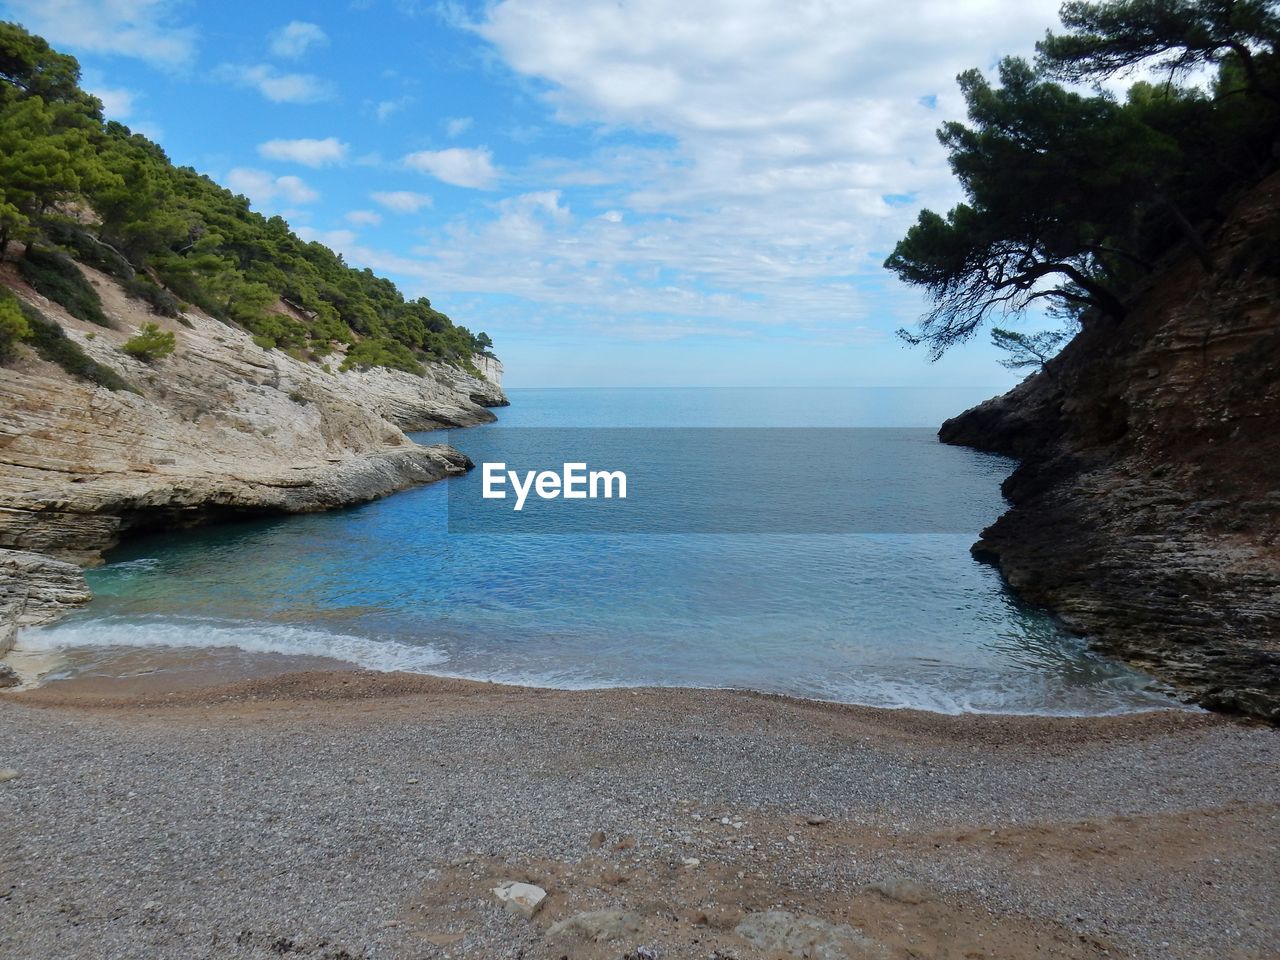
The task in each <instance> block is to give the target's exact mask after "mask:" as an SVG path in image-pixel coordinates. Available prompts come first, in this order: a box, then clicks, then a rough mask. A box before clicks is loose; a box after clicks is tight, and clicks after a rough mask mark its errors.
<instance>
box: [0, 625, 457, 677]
mask: <svg viewBox="0 0 1280 960" xmlns="http://www.w3.org/2000/svg"><path fill="white" fill-rule="evenodd" d="M18 643H19V646H20V647H21V648H22V649H23V650H24V651H30V652H42V651H58V650H71V649H76V648H89V647H92V648H104V647H175V648H184V649H191V648H205V649H208V648H218V647H223V648H226V647H234V648H236V649H239V650H245V651H248V652H250V653H277V654H305V655H308V656H314V657H331V658H333V659H335V660H344V661H347V662H348V663H354V664H356V665H358V666H361V667H364V668H366V669H368V670H382V671H391V670H405V671H411V672H419V673H421V672H425V671H427V670H429V669H430V668H432V667H436V666H438V665H439V664H442V663H445V662H446V661H447V660H448V657H447V656H445V655H444V654H443V653H441V652H440V651H439V650H437V649H436V648H435V647H432V646H430V645H428V644H408V643H402V642H399V641H395V640H374V639H369V638H367V637H356V636H351V635H348V634H341V633H330V632H327V631H324V630H316V629H313V628H310V627H304V626H298V625H294V624H284V623H249V622H243V621H234V620H217V619H210V618H195V617H190V618H188V617H181V618H178V617H154V618H151V617H147V618H139V617H103V618H98V619H83V620H82V619H76V620H71V621H65V622H63V623H59V624H55V625H53V626H49V627H31V628H28V629H26V630H23V631H22V632H21V633H20V634H19V638H18Z"/></svg>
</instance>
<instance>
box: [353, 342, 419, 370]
mask: <svg viewBox="0 0 1280 960" xmlns="http://www.w3.org/2000/svg"><path fill="white" fill-rule="evenodd" d="M370 367H390V368H391V369H392V370H404V371H406V372H407V373H422V364H421V363H420V362H419V361H418V358H417V357H416V356H414V354H413V351H412V350H410V349H409V348H408V347H406V346H405V345H404V344H403V343H399V342H397V341H395V340H391V339H389V338H387V337H371V338H369V339H367V340H361V341H360V342H359V343H357V344H356V345H355V346H353V347H352V348H351V349H350V350H348V351H347V357H346V359H345V360H343V361H342V369H343V370H351V369H357V370H367V369H369V368H370Z"/></svg>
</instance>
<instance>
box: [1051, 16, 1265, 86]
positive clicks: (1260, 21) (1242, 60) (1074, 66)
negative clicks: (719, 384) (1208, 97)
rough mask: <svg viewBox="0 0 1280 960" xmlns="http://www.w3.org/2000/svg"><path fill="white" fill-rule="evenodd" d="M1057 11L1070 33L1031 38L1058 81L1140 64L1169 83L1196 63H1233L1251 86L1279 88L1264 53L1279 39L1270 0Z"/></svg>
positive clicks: (1091, 77)
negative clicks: (1157, 72) (1038, 41)
mask: <svg viewBox="0 0 1280 960" xmlns="http://www.w3.org/2000/svg"><path fill="white" fill-rule="evenodd" d="M1060 16H1061V18H1062V25H1063V26H1064V27H1066V28H1067V29H1068V30H1069V31H1070V32H1069V33H1065V34H1054V33H1052V32H1050V33H1048V34H1046V36H1045V39H1044V40H1042V41H1041V42H1040V43H1038V44H1036V51H1037V53H1038V54H1039V57H1038V63H1039V65H1040V66H1041V68H1042V69H1043V70H1044V71H1045V72H1046V73H1047V74H1049V75H1050V76H1053V77H1056V78H1057V79H1060V80H1067V81H1070V82H1076V83H1078V82H1082V81H1091V80H1097V79H1101V78H1106V77H1111V76H1114V75H1116V74H1118V73H1122V72H1124V71H1127V70H1131V69H1133V68H1134V67H1138V66H1146V67H1151V68H1154V69H1156V70H1157V71H1159V72H1161V73H1164V74H1165V75H1166V76H1167V77H1168V79H1169V82H1170V84H1176V83H1177V82H1178V81H1180V80H1182V79H1185V77H1186V76H1187V75H1188V74H1189V73H1190V72H1191V71H1192V70H1195V69H1196V68H1198V67H1204V66H1216V65H1218V64H1220V63H1223V62H1225V61H1233V62H1234V63H1236V64H1237V65H1238V66H1239V67H1240V70H1241V73H1242V75H1243V76H1244V77H1245V80H1246V83H1247V84H1248V85H1249V86H1251V87H1252V88H1253V90H1254V92H1256V93H1263V92H1269V94H1270V95H1273V96H1274V95H1275V94H1276V93H1277V92H1280V90H1278V88H1277V86H1276V79H1277V74H1276V70H1275V63H1274V61H1273V59H1272V58H1271V57H1270V56H1268V54H1271V53H1273V52H1274V50H1275V48H1276V45H1277V41H1280V13H1277V9H1276V5H1275V2H1274V0H1112V2H1106V3H1084V2H1080V0H1072V2H1070V3H1067V4H1064V5H1063V7H1062V10H1061V13H1060ZM1259 50H1262V51H1265V53H1264V55H1263V56H1258V55H1257V52H1256V51H1259Z"/></svg>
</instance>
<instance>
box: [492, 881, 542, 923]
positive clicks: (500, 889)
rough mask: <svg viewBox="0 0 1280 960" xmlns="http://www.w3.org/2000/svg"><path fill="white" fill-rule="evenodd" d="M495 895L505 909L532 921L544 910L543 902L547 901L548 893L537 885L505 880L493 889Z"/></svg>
mask: <svg viewBox="0 0 1280 960" xmlns="http://www.w3.org/2000/svg"><path fill="white" fill-rule="evenodd" d="M493 895H494V897H495V898H496V899H497V901H498V903H500V904H502V907H503V909H505V910H509V911H510V912H511V913H517V914H519V915H520V916H522V917H524V918H525V919H531V918H532V917H533V915H534V914H535V913H537V912H538V911H539V910H540V909H542V902H543V901H544V900H546V899H547V891H545V890H543V889H542V888H541V887H539V886H537V885H536V884H532V883H523V882H521V881H519V880H504V881H503V882H502V883H500V884H498V885H497V886H496V887H494V888H493Z"/></svg>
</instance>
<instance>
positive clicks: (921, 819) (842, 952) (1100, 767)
mask: <svg viewBox="0 0 1280 960" xmlns="http://www.w3.org/2000/svg"><path fill="white" fill-rule="evenodd" d="M238 660H239V658H235V657H227V656H221V655H219V654H216V653H215V654H208V655H195V656H193V658H192V660H191V662H190V663H189V664H188V667H187V669H184V670H177V671H170V670H165V671H159V672H154V671H153V672H145V671H142V672H139V671H135V672H134V674H133V675H130V676H118V675H117V676H92V675H85V676H81V677H79V678H78V679H75V680H68V681H62V682H55V683H51V684H48V685H47V686H44V687H42V688H39V689H36V690H31V691H26V692H22V693H16V694H7V695H4V696H3V697H0V766H3V767H8V768H12V769H13V770H15V771H17V773H18V776H17V777H16V778H14V779H10V780H8V781H7V782H4V783H0V866H2V867H3V874H4V876H5V877H6V878H7V880H8V882H7V884H6V885H5V887H6V888H7V890H0V915H2V916H3V917H4V921H3V923H0V954H3V955H6V956H14V957H23V958H26V957H30V958H45V957H48V958H55V957H56V958H64V957H206V956H207V957H255V958H256V957H278V956H293V955H298V956H302V957H333V958H350V957H370V958H372V957H446V956H458V957H486V958H506V957H512V958H514V957H524V958H530V960H532V958H543V957H545V958H559V957H573V958H577V957H582V958H600V960H603V958H623V957H635V958H640V957H653V956H662V957H668V958H674V957H681V958H683V957H689V958H695V957H696V958H711V957H718V958H720V960H727V958H730V957H736V958H740V960H746V958H758V957H788V956H806V955H807V956H810V957H885V958H908V957H936V958H943V957H947V958H978V957H992V958H995V957H1001V958H1021V957H1028V958H1030V957H1063V958H1066V957H1097V958H1101V957H1118V956H1126V957H1127V956H1133V957H1152V958H1155V957H1186V958H1197V960H1199V958H1204V957H1211V956H1212V957H1227V958H1235V960H1244V958H1263V957H1274V956H1277V955H1280V954H1278V953H1277V948H1278V945H1280V928H1278V927H1277V923H1276V919H1275V918H1276V917H1277V916H1280V873H1278V867H1277V858H1276V856H1275V851H1276V850H1277V849H1280V776H1277V774H1280V738H1278V736H1277V732H1276V731H1275V730H1273V729H1270V728H1264V727H1257V726H1248V725H1244V724H1241V723H1238V722H1234V721H1231V720H1228V719H1225V718H1222V717H1218V716H1212V715H1207V714H1200V713H1188V712H1174V711H1165V712H1157V713H1148V714H1138V715H1129V716H1124V717H1103V718H1091V719H1064V718H1037V717H992V716H973V715H969V716H960V717H949V716H941V715H937V714H929V713H921V712H916V711H891V710H879V709H874V708H863V707H848V706H840V705H834V704H822V703H813V702H807V701H798V700H792V699H788V698H784V697H774V696H765V695H757V694H750V693H733V692H723V691H698V690H599V691H551V690H540V689H528V688H515V687H505V686H499V685H494V684H483V683H472V682H467V681H454V680H441V679H433V678H429V677H421V676H414V675H407V674H375V673H369V672H365V671H358V670H351V669H340V670H330V669H324V670H314V669H313V670H309V671H307V672H301V673H299V672H281V671H285V670H290V668H295V667H297V666H299V664H298V663H297V662H296V661H291V660H290V658H274V659H268V660H254V661H253V662H252V663H251V664H248V663H247V662H245V661H239V662H238V664H237V662H236V661H238ZM319 665H320V664H316V663H310V664H307V666H310V667H314V666H319ZM325 666H332V664H325ZM238 670H239V671H241V673H240V675H241V676H244V675H245V673H246V672H247V673H249V674H251V678H250V679H235V676H236V674H237V671H238ZM267 673H270V674H272V675H265V674H267ZM504 880H520V881H527V882H531V883H535V884H537V885H539V886H541V887H542V888H544V889H545V890H546V891H547V899H546V900H545V901H544V902H543V904H542V906H541V908H540V910H539V911H538V912H537V913H536V914H535V915H534V916H533V917H532V918H531V919H526V918H525V917H523V916H519V915H517V914H515V913H512V912H508V911H505V910H503V909H501V908H500V907H499V905H498V904H497V902H496V900H495V897H494V895H493V893H492V892H491V891H492V888H493V887H495V886H497V885H498V883H500V882H501V881H504ZM575 917H576V918H577V919H576V920H573V922H570V923H568V924H567V926H566V925H563V924H562V925H561V926H560V927H557V926H556V925H557V924H558V923H561V922H562V921H566V920H570V919H571V918H575Z"/></svg>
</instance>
